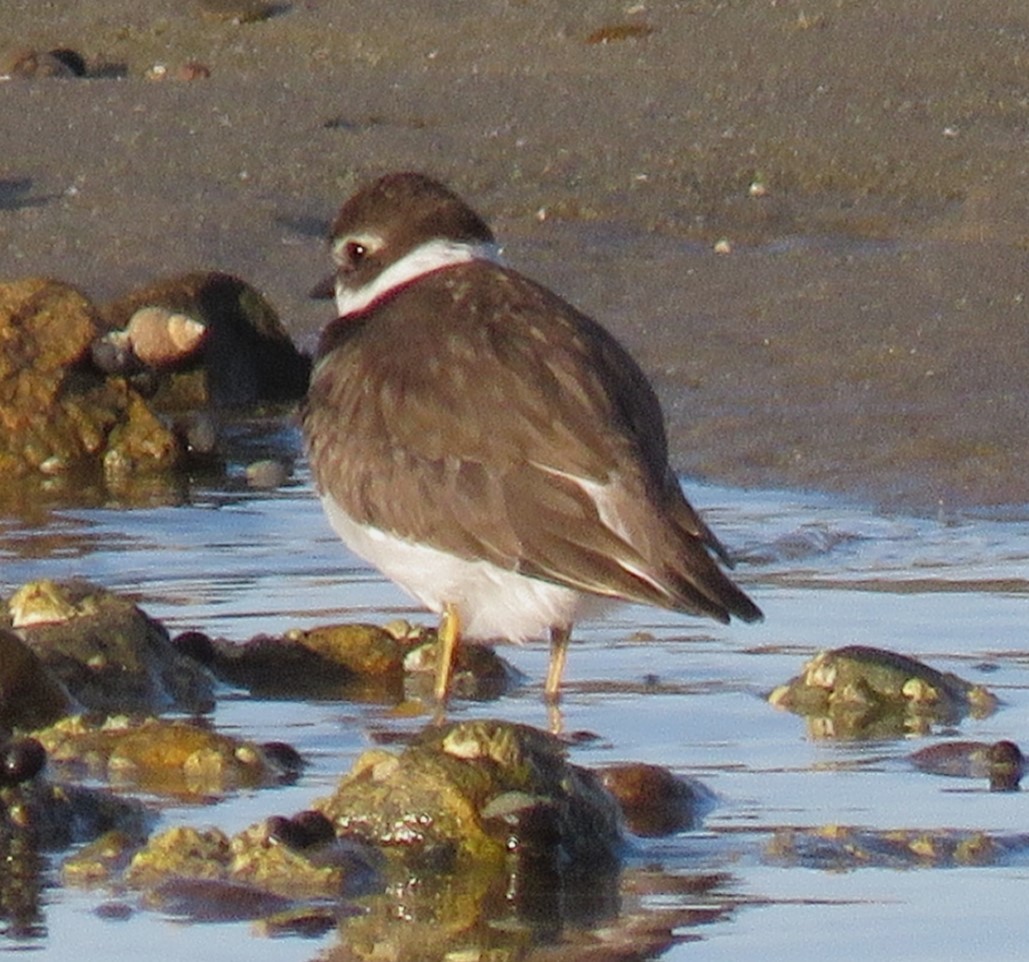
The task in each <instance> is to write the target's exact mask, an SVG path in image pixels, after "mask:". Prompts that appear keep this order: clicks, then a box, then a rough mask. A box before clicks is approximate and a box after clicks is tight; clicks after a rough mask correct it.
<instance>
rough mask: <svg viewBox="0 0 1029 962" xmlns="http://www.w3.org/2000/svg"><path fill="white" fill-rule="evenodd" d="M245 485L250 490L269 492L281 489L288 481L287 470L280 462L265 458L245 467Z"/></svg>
mask: <svg viewBox="0 0 1029 962" xmlns="http://www.w3.org/2000/svg"><path fill="white" fill-rule="evenodd" d="M246 477H247V484H248V485H249V486H250V487H251V488H262V489H265V490H270V489H272V488H279V487H282V485H284V484H285V483H286V481H288V480H289V470H288V469H287V468H286V465H284V464H283V463H282V462H281V461H276V460H275V459H274V458H266V459H264V460H261V461H254V462H253V463H252V464H248V465H247V470H246Z"/></svg>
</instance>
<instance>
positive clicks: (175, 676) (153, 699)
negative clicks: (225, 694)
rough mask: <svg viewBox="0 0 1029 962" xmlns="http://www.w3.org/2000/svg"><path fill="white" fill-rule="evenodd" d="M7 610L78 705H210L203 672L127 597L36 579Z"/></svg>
mask: <svg viewBox="0 0 1029 962" xmlns="http://www.w3.org/2000/svg"><path fill="white" fill-rule="evenodd" d="M7 608H8V612H9V616H10V621H9V624H10V625H11V626H12V627H15V628H16V629H17V630H18V633H19V634H20V636H21V637H22V639H23V640H24V641H25V643H26V644H27V645H28V646H29V647H30V648H31V649H32V650H33V651H34V652H35V653H36V654H37V655H38V656H39V658H40V660H41V661H42V662H43V664H44V665H46V667H47V669H48V670H49V671H50V672H51V673H52V674H53V675H54V676H55V677H56V678H57V679H58V680H60V681H61V683H62V684H63V685H64V686H65V687H66V688H67V689H68V691H69V692H70V693H71V695H72V696H73V697H74V698H75V699H76V700H77V701H78V702H79V703H80V704H81V705H82V706H83V707H85V708H89V709H95V710H98V711H118V712H143V713H149V714H152V713H156V712H160V711H164V710H167V709H171V708H176V709H179V710H183V711H192V712H205V711H210V710H211V708H212V707H213V706H214V694H213V691H214V687H213V680H212V679H211V677H210V675H209V674H208V673H207V672H206V671H205V670H204V669H203V668H202V667H201V666H200V665H198V664H197V663H196V662H195V661H193V660H191V659H189V658H186V657H185V656H183V655H181V654H180V653H179V652H177V651H176V650H175V648H174V646H173V645H172V644H171V640H170V638H169V636H168V632H167V631H166V630H165V628H164V626H163V625H161V624H160V623H159V622H158V621H155V620H154V619H152V618H150V617H149V616H148V615H146V614H145V613H144V612H143V611H141V610H140V609H139V608H138V607H137V606H136V605H135V604H133V603H132V602H131V601H130V600H128V599H127V598H123V597H121V596H119V595H116V594H114V593H112V592H110V591H108V590H107V589H105V588H101V587H99V586H97V585H94V584H91V583H90V582H87V581H65V582H53V581H49V580H42V581H36V582H30V583H29V584H27V585H24V586H23V587H22V588H20V589H19V590H18V591H17V592H15V594H14V595H13V596H12V597H11V598H10V599H9V601H8V603H7ZM0 626H2V622H0Z"/></svg>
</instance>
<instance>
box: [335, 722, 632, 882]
mask: <svg viewBox="0 0 1029 962" xmlns="http://www.w3.org/2000/svg"><path fill="white" fill-rule="evenodd" d="M315 808H316V809H318V810H319V811H321V812H323V813H324V814H325V815H326V816H327V817H328V818H329V819H330V820H331V821H332V823H333V824H334V826H335V828H336V831H337V833H338V834H340V835H342V836H344V837H351V838H357V839H360V840H362V841H365V842H370V843H372V844H374V845H376V846H378V847H380V848H381V849H382V850H383V852H385V853H386V854H387V855H389V856H390V857H391V858H393V859H395V860H397V861H399V862H400V863H402V864H404V865H408V866H428V865H432V866H435V867H437V868H440V869H452V868H455V867H457V866H461V865H468V864H475V863H478V864H480V865H483V864H485V865H492V866H494V867H498V866H500V865H502V864H504V863H505V862H506V861H507V860H508V859H512V858H513V859H515V860H516V862H520V863H522V864H526V865H532V866H533V868H534V870H543V871H545V872H546V873H550V874H556V875H558V876H560V875H561V874H563V873H565V872H571V873H573V874H574V873H576V872H582V871H585V870H588V867H589V866H593V867H596V866H600V865H611V864H612V863H613V862H614V861H616V859H617V854H618V851H619V848H620V846H621V843H622V833H621V813H620V811H619V808H618V804H617V802H616V801H615V800H614V798H613V797H612V796H611V794H610V793H609V792H608V791H607V790H606V789H605V788H604V787H603V785H602V784H601V781H600V779H599V777H598V776H597V775H596V774H594V773H593V772H591V771H589V770H587V769H584V768H580V767H579V766H577V765H572V764H571V763H569V762H568V761H567V759H566V758H565V753H564V748H563V746H562V745H561V743H560V742H559V741H558V740H557V739H556V738H554V737H553V736H551V735H549V734H547V733H546V732H542V731H539V730H537V729H534V728H530V727H528V726H525V725H515V724H510V723H507V722H501V721H470V722H457V723H454V724H449V725H443V726H440V727H433V728H430V729H428V730H426V731H424V732H422V733H421V734H419V735H418V736H417V737H416V738H415V740H414V741H413V742H412V743H411V744H410V745H408V746H407V747H406V748H405V749H404V750H403V751H402V752H401V753H400V754H399V755H394V754H392V753H389V752H386V751H382V750H373V751H369V752H366V753H365V754H363V755H362V756H361V757H360V758H358V760H357V761H356V762H355V764H354V768H353V770H352V771H351V772H350V774H348V775H346V776H345V777H344V778H343V780H342V781H341V782H340V784H339V786H338V788H337V789H336V792H335V793H334V794H333V795H332V796H331V797H329V798H325V799H321V800H320V801H318V802H316V803H315Z"/></svg>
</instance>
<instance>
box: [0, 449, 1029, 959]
mask: <svg viewBox="0 0 1029 962" xmlns="http://www.w3.org/2000/svg"><path fill="white" fill-rule="evenodd" d="M687 487H688V490H689V492H690V494H691V497H692V498H693V500H694V501H695V503H696V504H697V505H698V506H699V507H700V508H701V509H703V510H704V512H705V514H706V517H707V518H708V519H709V520H710V522H711V523H712V525H713V527H714V528H715V530H716V531H718V532H719V534H720V535H722V537H723V539H724V540H725V541H726V542H727V543H728V544H730V545H732V546H733V548H734V549H735V550H736V551H737V552H738V554H739V556H740V564H739V566H738V569H737V574H738V576H739V579H740V580H741V582H742V583H743V584H744V585H745V586H746V588H747V589H748V590H749V591H750V592H752V593H753V595H754V597H755V598H756V600H757V601H758V602H759V604H761V606H762V607H763V608H764V610H765V613H766V621H765V622H764V623H763V624H761V625H757V626H737V625H733V626H732V627H728V628H726V627H722V626H720V625H713V624H712V625H709V624H707V623H701V622H697V621H692V620H688V619H684V618H680V617H677V616H674V615H671V614H666V613H664V612H658V611H653V610H650V609H644V608H638V607H626V608H623V609H621V610H619V611H618V612H617V613H616V615H615V616H614V617H612V618H610V619H608V620H607V621H605V622H603V623H598V624H589V625H583V626H581V629H580V630H579V631H578V639H579V644H578V645H577V646H575V647H573V650H572V652H571V655H570V658H569V665H568V674H567V679H568V685H567V690H566V695H565V698H564V701H563V703H562V714H563V718H562V721H563V726H564V730H565V731H567V732H579V731H588V732H592V733H594V734H595V735H596V736H598V737H597V738H596V739H594V740H592V741H587V742H584V743H583V744H582V745H581V746H580V747H577V748H575V749H573V755H574V757H575V758H576V760H578V761H580V762H582V763H583V764H587V765H595V764H603V763H609V762H614V761H621V760H636V761H652V762H658V763H661V764H664V765H668V766H670V767H671V768H672V769H674V770H675V771H676V772H679V773H682V774H686V775H690V776H693V777H695V778H699V779H700V780H701V781H702V782H703V783H704V784H705V785H706V786H707V787H708V788H710V789H711V790H712V792H714V793H715V796H716V801H715V803H714V806H713V808H712V809H711V811H710V812H709V813H708V814H707V816H706V818H705V820H704V822H703V825H702V826H701V827H700V828H699V829H697V830H696V831H693V832H686V833H682V834H680V835H676V836H672V837H669V838H664V839H660V840H651V841H647V842H641V843H640V844H639V846H638V849H637V850H636V851H634V852H633V853H632V854H631V856H630V857H629V859H628V861H627V864H626V869H625V871H624V873H623V876H622V879H621V882H620V891H619V899H620V905H621V908H620V909H618V910H611V911H612V912H613V914H610V913H608V914H607V915H605V916H604V917H603V918H601V919H597V920H593V921H584V920H583V919H582V918H580V917H577V916H575V914H574V912H573V913H572V917H569V918H563V921H564V922H565V930H564V937H565V938H567V939H569V940H570V941H571V942H572V943H573V947H574V949H575V950H576V954H577V953H579V952H581V953H582V954H583V955H584V956H585V955H589V956H590V957H591V958H593V957H600V958H611V957H614V954H615V945H616V944H620V942H621V941H625V942H626V943H627V944H631V945H632V946H634V951H635V952H636V953H638V954H639V955H638V957H647V956H651V955H654V956H656V955H660V956H661V957H663V958H667V959H673V960H674V959H686V958H691V959H692V958H697V957H702V958H711V959H720V958H734V959H738V958H751V957H754V956H755V955H756V954H757V953H758V952H761V953H762V954H765V955H767V956H768V957H772V958H778V957H785V956H787V955H788V956H790V957H792V958H812V959H813V958H821V957H823V956H824V954H825V953H826V952H827V951H831V953H832V955H833V957H834V958H838V959H846V958H862V959H864V958H870V957H877V956H878V955H879V954H880V953H882V954H883V955H885V954H886V953H887V951H888V952H889V953H890V955H891V956H892V957H896V958H905V959H926V960H928V959H933V960H936V959H939V958H941V957H944V956H948V957H962V958H966V959H987V958H989V959H991V960H996V959H1005V958H1014V957H1016V956H1018V955H1019V951H1020V945H1021V942H1022V940H1023V938H1024V934H1025V931H1026V929H1025V923H1024V921H1023V920H1022V918H1021V916H1020V913H1019V912H1018V911H1017V910H1016V909H1015V906H1016V905H1017V904H1018V901H1017V900H1018V899H1019V898H1020V895H1021V892H1022V889H1021V888H1020V886H1021V885H1024V884H1025V881H1026V878H1027V877H1029V856H1027V855H1026V854H1024V852H1023V853H1022V854H1017V853H1013V854H1011V855H1009V856H1007V857H1005V858H1003V859H1002V860H1001V861H1000V863H999V864H996V865H994V866H985V867H950V868H930V867H918V868H915V869H912V868H911V867H910V863H908V864H907V865H906V866H901V865H898V866H897V867H896V868H889V867H881V866H880V867H874V868H856V869H855V868H851V869H847V870H834V869H833V868H832V867H831V866H828V867H817V866H815V865H814V864H813V863H812V862H811V861H808V862H803V863H802V862H800V861H793V862H791V861H790V859H788V858H787V859H778V858H776V857H774V854H773V849H772V848H771V845H772V842H773V841H774V838H775V836H774V835H773V833H774V832H775V831H776V830H777V829H781V828H782V827H784V826H793V827H798V828H803V827H812V828H813V827H819V826H825V825H830V824H839V825H844V826H853V827H858V828H867V829H898V828H913V827H923V828H925V829H930V830H931V829H957V830H982V831H987V832H990V833H994V834H996V835H997V836H1013V835H1016V834H1018V833H1020V832H1021V831H1023V829H1024V827H1025V811H1026V809H1025V803H1024V802H1023V801H1022V797H1023V795H1022V793H1021V792H1016V793H1012V794H1000V793H996V794H991V793H990V792H988V791H987V787H986V785H985V782H977V781H965V780H959V779H947V778H940V777H934V776H931V775H926V774H921V773H917V772H915V771H913V770H911V769H910V768H909V766H908V765H907V764H906V762H905V760H904V756H905V755H906V754H907V753H909V752H910V751H912V750H914V749H915V748H917V747H920V746H922V745H924V744H928V743H929V742H930V740H929V739H925V738H911V739H908V740H883V741H871V742H870V741H852V742H831V741H824V740H817V739H814V738H811V737H808V736H807V734H806V729H805V724H804V721H803V720H802V719H800V718H799V717H796V716H793V715H790V714H787V713H785V712H781V711H777V710H776V709H774V708H772V707H770V706H769V705H768V704H767V702H766V701H765V700H764V696H765V694H766V693H767V692H768V691H769V690H770V689H771V688H772V687H773V686H775V685H776V684H779V683H781V682H783V681H785V680H786V679H788V678H789V677H791V676H793V675H795V674H796V673H797V672H798V671H799V669H800V667H801V665H802V663H803V662H804V661H805V660H806V659H807V657H809V656H810V655H811V654H812V653H814V652H815V651H817V650H819V649H820V648H823V647H834V646H838V645H843V644H864V645H876V646H881V647H887V648H890V649H893V650H895V651H900V652H904V653H907V654H911V655H915V656H918V657H921V658H924V659H925V660H927V661H928V662H929V663H930V664H932V665H933V666H934V667H937V668H941V669H944V670H949V671H954V672H957V673H959V674H960V675H962V676H963V677H965V678H966V679H968V680H970V681H973V682H979V683H983V684H986V685H988V686H989V687H990V688H991V689H993V690H994V691H995V692H996V693H997V694H998V695H999V696H1000V697H1001V698H1002V699H1003V705H1002V707H1001V709H1000V710H999V711H998V712H996V713H995V714H994V715H992V716H991V717H988V718H985V719H980V720H973V719H966V720H965V721H964V722H963V723H962V724H961V725H960V736H961V737H962V738H972V739H979V740H985V741H995V740H998V739H1002V738H1010V739H1013V740H1016V741H1020V740H1022V741H1023V745H1024V733H1025V732H1026V731H1027V730H1029V636H1027V634H1026V626H1027V618H1026V610H1027V609H1026V602H1027V595H1029V577H1027V572H1029V524H1027V521H1029V513H1027V512H1020V511H1009V512H1007V513H1006V514H1005V515H1004V516H1001V515H999V514H996V513H995V514H994V515H992V516H980V517H973V516H966V517H951V518H937V519H929V520H927V519H921V518H919V519H914V518H910V517H904V516H886V515H882V514H875V513H871V512H869V511H867V510H865V509H864V508H862V507H860V506H854V505H848V504H845V503H842V502H840V501H838V500H834V499H830V498H826V497H821V496H814V495H812V496H807V495H803V494H795V493H785V492H776V491H741V490H736V489H727V488H717V487H706V486H700V485H697V484H695V483H689V484H688V485H687ZM69 576H83V577H87V578H90V579H93V580H95V581H97V582H100V583H102V584H104V585H106V586H108V587H110V588H113V589H116V590H119V591H124V592H129V593H131V594H133V595H135V596H137V597H138V599H139V602H140V604H141V605H142V606H143V607H144V608H145V610H147V611H148V612H149V613H150V614H152V615H155V616H157V617H159V618H161V619H163V620H164V621H165V622H166V623H167V624H168V626H169V628H170V629H171V630H172V631H173V633H174V632H176V631H178V630H184V629H187V628H197V629H200V630H203V631H206V632H208V633H209V634H212V635H222V636H225V637H228V638H232V639H236V640H244V639H246V638H249V637H250V636H252V635H254V634H256V633H258V632H280V631H282V630H284V629H286V628H289V627H294V626H299V627H304V626H312V625H315V624H324V623H327V622H331V621H343V620H372V621H385V620H389V619H392V618H395V617H397V616H398V615H399V616H403V617H409V618H412V619H416V618H418V617H420V615H419V614H418V612H417V611H416V610H415V609H412V608H411V607H410V605H409V604H408V602H407V600H406V599H405V598H404V596H402V595H401V594H400V593H399V592H398V591H397V590H396V589H395V588H393V587H392V586H391V585H388V584H385V583H383V582H382V580H381V579H380V578H379V577H378V576H377V575H375V574H374V573H372V572H369V571H368V570H366V569H365V568H364V567H363V566H362V565H361V564H360V563H359V562H357V561H356V560H355V559H353V558H351V557H349V556H348V555H347V554H346V553H345V551H344V549H343V548H342V547H341V546H340V545H339V543H338V542H337V541H336V539H335V537H334V535H333V534H332V533H331V531H330V530H329V528H328V526H327V524H326V522H325V521H324V520H323V518H322V515H321V511H320V508H319V505H318V503H317V501H316V499H315V498H314V496H313V494H312V492H311V489H310V483H309V477H308V474H307V471H306V467H305V466H304V465H303V464H301V465H299V466H298V469H297V476H296V479H295V480H294V482H293V483H292V485H291V486H288V487H285V488H283V489H280V490H277V491H274V492H271V493H254V492H251V491H247V490H245V489H242V488H239V487H237V488H235V489H228V488H225V487H222V488H217V489H216V488H207V489H198V490H195V491H194V492H193V494H192V496H191V499H190V501H189V503H187V504H183V505H180V506H175V507H152V508H142V509H135V510H125V509H96V508H91V509H67V510H58V511H55V512H54V513H53V514H52V516H51V517H50V518H49V520H48V521H47V522H45V523H44V524H42V525H35V526H27V525H25V524H23V523H20V522H16V521H13V520H7V521H0V592H3V593H7V592H8V591H9V590H10V589H11V588H13V587H16V586H18V585H20V584H21V583H23V582H24V581H26V580H29V579H33V578H40V577H54V578H58V577H69ZM644 637H645V638H646V640H645V641H643V640H640V639H641V638H644ZM502 653H503V654H504V655H505V657H507V658H508V659H509V660H510V661H511V662H512V663H513V664H514V665H515V666H516V667H517V668H518V669H520V670H521V671H522V672H524V674H525V676H526V678H527V682H526V684H525V685H524V686H523V687H521V688H519V689H518V690H516V691H515V692H513V693H512V694H510V695H508V696H506V697H504V698H502V699H501V700H499V701H497V702H492V703H490V702H487V703H467V702H458V703H457V704H455V705H454V706H453V708H452V715H453V716H454V717H476V716H488V717H492V716H499V717H503V718H505V719H509V720H514V721H523V722H527V723H530V724H534V725H538V726H546V725H547V724H548V718H547V713H546V710H545V708H544V706H543V704H542V702H541V699H540V689H541V683H542V678H543V675H544V672H545V666H546V659H547V652H546V649H545V646H543V645H529V646H525V647H506V648H504V649H503V652H502ZM215 721H216V723H217V725H218V726H219V727H222V728H224V729H226V730H230V731H235V732H238V733H240V734H242V735H245V736H247V737H250V738H253V739H256V740H271V739H277V740H284V741H288V742H290V743H292V744H293V745H295V746H296V747H297V748H298V749H299V750H300V751H301V752H302V753H303V754H304V755H305V756H306V757H307V759H308V760H309V761H310V762H311V766H310V768H309V769H308V770H307V771H306V772H305V774H304V776H303V777H302V778H301V779H300V780H299V782H297V783H296V784H295V785H292V786H290V787H288V788H283V789H277V790H272V791H269V790H264V791H255V792H248V793H243V794H240V795H235V796H232V797H229V798H227V799H225V800H223V801H220V802H219V803H218V804H216V805H208V806H205V807H203V808H201V807H198V806H179V805H167V803H165V804H164V805H163V806H162V819H163V823H164V824H170V823H188V824H199V825H207V824H211V825H217V826H219V827H221V828H223V829H225V830H226V831H230V832H231V831H237V830H239V829H241V828H243V827H245V826H246V825H248V824H250V823H252V822H254V821H257V820H259V819H260V818H263V817H264V816H266V815H270V814H290V813H292V812H295V811H298V810H301V809H303V808H306V807H308V806H309V803H310V802H311V800H312V799H313V798H316V797H318V796H321V795H325V794H328V792H329V789H330V786H331V785H332V784H334V782H335V780H336V778H337V777H338V775H339V774H340V773H342V772H344V771H346V770H347V769H348V768H349V766H350V763H351V762H352V760H353V758H354V757H355V756H356V755H357V754H358V753H359V752H360V751H362V750H363V749H365V748H367V747H368V746H369V744H370V743H371V732H372V731H382V730H384V729H385V730H389V729H391V728H396V729H398V730H409V729H410V728H411V727H412V721H411V720H410V719H396V718H393V717H391V716H390V713H389V711H388V709H387V707H386V706H378V705H367V704H355V703H347V702H333V701H321V702H318V701H309V702H308V701H295V702H290V701H261V700H257V699H252V698H250V697H248V696H246V695H245V694H243V693H240V692H229V691H227V692H225V693H224V695H223V697H222V698H221V699H220V701H219V705H218V709H217V712H216V714H215ZM934 734H940V733H939V732H937V733H934ZM933 740H936V739H933ZM60 859H61V855H60V854H58V855H56V856H53V858H52V865H53V868H54V871H55V873H56V869H57V867H58V866H59V863H60ZM55 879H56V874H55ZM112 905H113V906H115V908H116V911H114V912H112V911H111V906H112ZM112 914H113V915H114V916H116V919H115V918H111V916H112ZM42 915H43V919H42V922H41V925H40V927H39V929H38V931H36V932H35V934H34V935H32V936H31V937H25V938H16V937H12V936H10V935H8V936H7V937H4V938H2V939H0V948H2V949H5V950H9V951H16V950H24V949H39V950H42V951H44V952H45V953H46V954H47V957H48V958H51V957H52V958H54V959H72V958H74V957H76V956H77V955H78V954H80V952H81V949H82V946H83V945H101V944H102V945H103V946H104V951H105V955H106V957H108V958H113V959H122V958H124V959H136V958H139V957H140V955H141V954H143V953H146V954H147V955H148V957H149V958H150V959H151V960H153V962H161V960H163V959H169V960H171V959H179V958H183V957H195V958H213V957H215V956H217V957H218V958H219V959H220V960H229V959H234V958H247V959H250V960H253V959H261V958H273V957H274V958H276V959H288V958H298V959H301V958H303V959H307V958H312V957H314V956H319V957H321V956H325V955H327V954H330V953H331V954H332V955H333V956H334V957H336V958H341V959H342V958H356V957H358V956H359V955H360V952H359V950H358V949H357V948H356V947H350V946H348V945H347V925H346V922H345V921H344V922H343V923H342V924H341V926H340V928H339V929H338V930H336V931H333V932H331V933H329V934H328V935H325V936H322V937H320V938H309V939H304V938H299V937H293V938H278V939H271V938H267V937H264V936H262V935H260V934H259V930H257V929H256V928H255V927H254V926H253V925H252V924H251V923H246V922H232V923H222V924H217V925H215V924H210V923H200V922H189V923H187V922H185V921H183V920H182V919H175V918H173V917H172V916H169V915H164V914H162V913H160V912H157V911H152V910H148V909H144V908H141V907H139V906H138V905H137V904H136V899H135V897H134V896H133V894H132V893H113V892H108V891H104V890H98V891H81V890H73V889H67V888H62V887H60V886H56V885H55V887H54V888H52V889H49V890H47V891H46V893H45V904H44V906H43V907H42ZM400 915H401V913H400V912H399V911H398V919H397V921H396V922H395V925H396V926H398V927H402V926H404V925H408V924H411V922H410V920H407V921H404V920H402V919H401V918H400V917H399V916H400ZM498 924H499V923H498ZM501 927H502V926H501ZM655 933H657V934H655ZM605 946H606V948H605ZM898 946H902V947H903V948H902V950H900V951H898V948H897V947H898ZM451 948H452V950H454V951H457V950H461V952H462V953H466V954H468V957H479V956H478V955H476V954H475V953H476V952H481V951H485V947H484V946H481V945H479V946H476V945H475V944H474V943H473V945H472V946H471V947H470V946H469V945H468V944H466V943H465V942H462V941H461V940H460V937H457V941H456V942H455V944H454V946H452V947H451ZM569 951H571V948H570V949H569ZM469 953H470V954H469ZM427 957H428V956H427Z"/></svg>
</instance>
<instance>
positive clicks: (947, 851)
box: [764, 825, 1029, 871]
mask: <svg viewBox="0 0 1029 962" xmlns="http://www.w3.org/2000/svg"><path fill="white" fill-rule="evenodd" d="M1027 847H1029V836H1026V835H1014V836H998V835H992V834H990V833H988V832H979V831H964V830H955V829H936V830H931V829H919V828H914V829H894V830H887V831H877V830H874V829H864V828H855V827H850V826H845V825H825V826H822V827H819V828H783V829H779V830H778V831H777V832H775V834H774V836H773V838H772V840H771V841H770V842H769V844H768V845H767V847H766V848H765V852H764V858H765V861H767V862H770V863H772V864H775V865H801V866H803V867H805V868H815V869H827V870H830V871H841V870H846V869H855V868H890V869H898V868H919V867H923V868H941V867H949V866H955V865H996V864H998V863H1001V862H1004V861H1005V860H1007V859H1009V858H1023V857H1024V853H1025V851H1026V849H1027Z"/></svg>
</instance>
